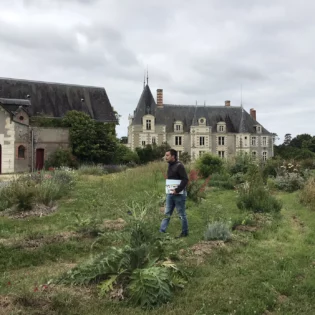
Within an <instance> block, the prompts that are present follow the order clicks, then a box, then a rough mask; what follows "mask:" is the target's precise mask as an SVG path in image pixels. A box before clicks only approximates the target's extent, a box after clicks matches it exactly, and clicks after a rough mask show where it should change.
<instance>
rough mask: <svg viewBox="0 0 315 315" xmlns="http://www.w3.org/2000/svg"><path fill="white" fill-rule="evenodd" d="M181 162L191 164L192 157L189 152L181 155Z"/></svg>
mask: <svg viewBox="0 0 315 315" xmlns="http://www.w3.org/2000/svg"><path fill="white" fill-rule="evenodd" d="M179 160H180V161H181V162H182V163H183V164H187V163H190V162H191V156H190V155H189V153H188V152H183V153H182V154H181V155H180V158H179Z"/></svg>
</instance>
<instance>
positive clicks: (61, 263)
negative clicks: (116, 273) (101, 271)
mask: <svg viewBox="0 0 315 315" xmlns="http://www.w3.org/2000/svg"><path fill="white" fill-rule="evenodd" d="M165 169H166V167H165V165H163V164H162V165H161V164H151V165H149V166H145V167H139V168H136V169H129V170H127V171H125V172H122V173H117V174H116V173H115V174H110V175H104V176H88V175H84V176H80V177H79V178H78V180H77V183H76V186H75V188H74V189H73V190H72V191H71V192H70V194H69V195H68V196H67V197H63V198H62V199H61V200H60V201H59V202H58V210H57V211H56V212H54V213H53V214H51V215H48V216H42V217H27V218H24V219H12V218H8V217H0V314H30V315H32V314H45V315H56V314H91V315H92V314H95V315H97V314H172V315H176V314H178V315H179V314H193V315H197V314H198V315H203V314H242V315H244V314H286V315H287V314H315V305H314V303H313V300H314V297H315V269H314V268H315V248H314V242H315V218H314V213H313V212H311V211H310V210H308V209H307V208H305V207H304V206H302V205H301V204H300V203H299V201H298V192H296V193H291V194H289V193H276V197H277V198H278V199H281V200H282V202H283V208H282V210H281V213H280V214H278V215H266V216H261V219H262V221H261V224H260V226H259V228H257V229H253V230H251V231H241V230H234V231H233V237H232V240H231V241H229V242H226V243H225V244H224V245H222V246H218V247H216V248H212V250H211V251H210V252H209V253H208V254H207V255H203V254H201V257H200V258H201V259H194V258H196V257H190V256H189V255H188V256H183V258H182V259H181V261H179V262H178V264H179V265H180V266H182V268H184V269H185V271H187V272H188V274H189V281H188V283H187V284H186V285H185V288H184V289H183V290H181V291H178V292H176V293H175V295H174V298H173V300H172V301H171V302H170V303H168V304H165V305H163V306H161V307H159V308H156V309H153V310H150V311H148V310H143V309H141V308H140V307H131V306H130V305H128V303H127V302H126V301H111V300H110V299H109V298H106V297H100V296H99V295H98V289H97V287H96V286H85V287H75V286H60V285H58V286H47V287H46V286H45V285H46V284H47V283H48V281H49V280H50V279H52V278H55V277H58V276H59V275H61V274H62V273H64V272H66V271H68V270H70V269H71V268H73V267H74V266H75V265H76V264H80V263H82V262H85V261H86V260H88V259H89V258H90V257H91V256H92V255H93V254H96V253H98V252H100V251H107V250H108V248H109V247H110V246H112V245H116V246H117V240H116V235H117V236H118V234H119V233H123V230H122V231H115V232H114V231H113V232H110V233H109V234H105V236H103V237H102V238H101V239H100V241H99V242H96V243H95V240H96V239H95V237H91V236H87V235H85V236H84V237H79V236H78V233H76V231H77V230H78V226H79V227H81V228H83V227H84V226H85V224H86V222H90V220H92V219H95V220H97V221H98V222H103V221H104V220H114V219H118V218H122V219H124V220H127V219H128V211H129V210H130V209H134V208H135V207H141V206H143V205H145V204H146V203H147V201H148V200H150V202H152V203H153V204H154V207H155V208H154V209H155V210H153V212H152V217H154V218H155V225H154V226H153V227H152V228H154V229H156V230H158V228H159V224H160V220H161V219H162V217H163V215H162V213H161V212H160V209H159V205H158V202H159V200H160V199H162V198H163V192H164V178H163V174H162V171H165ZM210 183H211V181H210ZM236 198H237V193H236V192H235V191H234V190H220V189H217V188H211V187H210V188H209V189H208V190H207V192H206V198H205V199H204V200H202V201H201V202H200V203H193V202H191V201H188V202H187V217H188V221H189V226H190V235H189V237H188V238H185V239H183V240H181V242H180V243H179V244H178V245H177V246H178V251H180V250H183V249H184V250H187V249H189V248H191V247H192V246H194V245H195V244H197V243H198V242H200V241H202V240H203V235H204V231H205V227H206V225H207V222H209V221H210V222H211V221H215V220H221V221H225V222H239V223H240V222H242V221H243V220H245V219H246V218H247V217H248V212H245V211H241V210H239V209H238V208H237V206H236ZM76 215H78V216H76ZM168 232H169V235H170V236H171V237H174V236H176V235H177V234H178V233H179V232H180V220H179V219H178V218H177V217H176V216H173V218H172V220H171V223H170V226H169V230H168ZM116 233H117V234H116ZM117 239H118V238H117ZM118 245H119V244H118Z"/></svg>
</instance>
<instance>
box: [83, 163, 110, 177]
mask: <svg viewBox="0 0 315 315" xmlns="http://www.w3.org/2000/svg"><path fill="white" fill-rule="evenodd" d="M78 173H79V175H96V176H102V175H104V174H106V172H105V171H104V168H103V167H102V166H101V165H93V164H91V165H88V164H83V165H81V166H80V167H79V169H78Z"/></svg>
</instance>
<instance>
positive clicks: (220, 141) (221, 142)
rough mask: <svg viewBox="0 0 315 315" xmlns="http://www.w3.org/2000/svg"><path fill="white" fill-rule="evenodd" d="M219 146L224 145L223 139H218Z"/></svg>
mask: <svg viewBox="0 0 315 315" xmlns="http://www.w3.org/2000/svg"><path fill="white" fill-rule="evenodd" d="M218 143H219V145H224V137H219V141H218Z"/></svg>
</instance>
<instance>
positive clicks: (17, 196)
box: [0, 176, 36, 210]
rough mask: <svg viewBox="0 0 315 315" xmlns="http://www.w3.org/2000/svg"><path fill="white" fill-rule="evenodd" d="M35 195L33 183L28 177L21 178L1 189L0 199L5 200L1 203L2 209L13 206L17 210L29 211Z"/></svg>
mask: <svg viewBox="0 0 315 315" xmlns="http://www.w3.org/2000/svg"><path fill="white" fill-rule="evenodd" d="M35 194H36V190H35V183H34V182H33V181H32V180H31V179H30V178H29V177H24V176H21V177H19V178H16V179H14V180H12V181H11V182H10V184H8V185H7V186H6V187H4V188H2V189H1V191H0V197H1V199H3V200H5V201H3V202H2V207H3V208H9V207H12V206H13V205H15V206H16V207H17V209H18V210H30V209H32V205H33V202H34V198H35ZM2 210H5V209H2Z"/></svg>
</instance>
